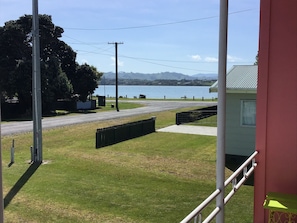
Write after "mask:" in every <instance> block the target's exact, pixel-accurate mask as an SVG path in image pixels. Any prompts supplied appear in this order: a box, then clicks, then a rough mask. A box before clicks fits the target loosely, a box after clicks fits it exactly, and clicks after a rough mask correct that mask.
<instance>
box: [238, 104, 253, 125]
mask: <svg viewBox="0 0 297 223" xmlns="http://www.w3.org/2000/svg"><path fill="white" fill-rule="evenodd" d="M245 102H254V105H255V117H254V123H252V124H247V123H246V122H245V121H244V113H245V111H244V103H245ZM256 106H257V104H256V100H255V99H242V100H240V126H242V127H252V128H255V127H256V112H257V107H256Z"/></svg>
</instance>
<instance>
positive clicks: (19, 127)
mask: <svg viewBox="0 0 297 223" xmlns="http://www.w3.org/2000/svg"><path fill="white" fill-rule="evenodd" d="M131 102H133V101H131ZM134 102H135V101H134ZM137 103H142V104H144V105H145V106H144V107H140V108H135V109H125V110H121V108H119V109H120V111H119V112H117V111H108V112H98V113H91V114H78V115H71V116H59V117H50V118H43V120H42V128H43V129H49V128H55V127H59V126H66V125H72V124H79V123H85V122H92V121H100V120H110V119H117V118H123V117H130V116H134V115H141V114H148V113H153V112H160V111H166V110H174V109H177V108H186V107H193V106H212V105H215V104H216V103H215V102H197V101H149V100H148V101H146V100H143V101H137ZM32 130H33V123H32V121H20V122H9V123H3V124H2V125H1V135H10V134H17V133H22V132H31V131H32Z"/></svg>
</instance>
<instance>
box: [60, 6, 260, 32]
mask: <svg viewBox="0 0 297 223" xmlns="http://www.w3.org/2000/svg"><path fill="white" fill-rule="evenodd" d="M252 10H255V9H245V10H240V11H235V12H230V13H229V15H233V14H238V13H244V12H248V11H252ZM214 18H219V16H218V15H214V16H208V17H203V18H196V19H188V20H181V21H175V22H167V23H158V24H151V25H141V26H128V27H116V28H71V27H70V28H64V29H69V30H82V31H116V30H127V29H141V28H151V27H158V26H168V25H176V24H181V23H188V22H196V21H201V20H208V19H214Z"/></svg>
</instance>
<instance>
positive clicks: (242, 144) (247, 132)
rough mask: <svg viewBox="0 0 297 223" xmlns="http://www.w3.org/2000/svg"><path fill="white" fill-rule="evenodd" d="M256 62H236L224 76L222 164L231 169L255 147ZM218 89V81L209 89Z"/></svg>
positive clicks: (215, 90) (214, 90)
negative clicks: (224, 100)
mask: <svg viewBox="0 0 297 223" xmlns="http://www.w3.org/2000/svg"><path fill="white" fill-rule="evenodd" d="M257 76H258V66H257V65H236V66H233V67H232V68H231V69H230V70H229V71H228V73H227V77H226V166H227V167H230V169H234V168H236V167H237V166H238V164H240V163H241V162H242V161H243V160H245V159H246V157H248V156H249V155H250V154H252V153H253V152H254V151H255V130H256V93H257ZM209 91H210V92H217V91H218V82H215V83H214V84H213V85H212V86H211V87H210V89H209Z"/></svg>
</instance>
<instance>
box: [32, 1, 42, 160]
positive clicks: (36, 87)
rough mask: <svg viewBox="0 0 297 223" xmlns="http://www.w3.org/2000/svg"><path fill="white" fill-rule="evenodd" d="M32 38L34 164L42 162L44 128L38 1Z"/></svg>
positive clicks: (34, 14)
mask: <svg viewBox="0 0 297 223" xmlns="http://www.w3.org/2000/svg"><path fill="white" fill-rule="evenodd" d="M32 11H33V13H32V14H33V16H32V37H33V50H32V51H33V58H32V88H33V89H32V92H33V94H32V100H33V103H32V104H33V107H32V111H33V142H34V144H33V149H34V154H36V155H35V156H34V160H33V161H34V162H37V163H41V162H42V127H41V118H42V111H41V77H40V75H41V74H40V43H39V15H38V0H33V2H32Z"/></svg>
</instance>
